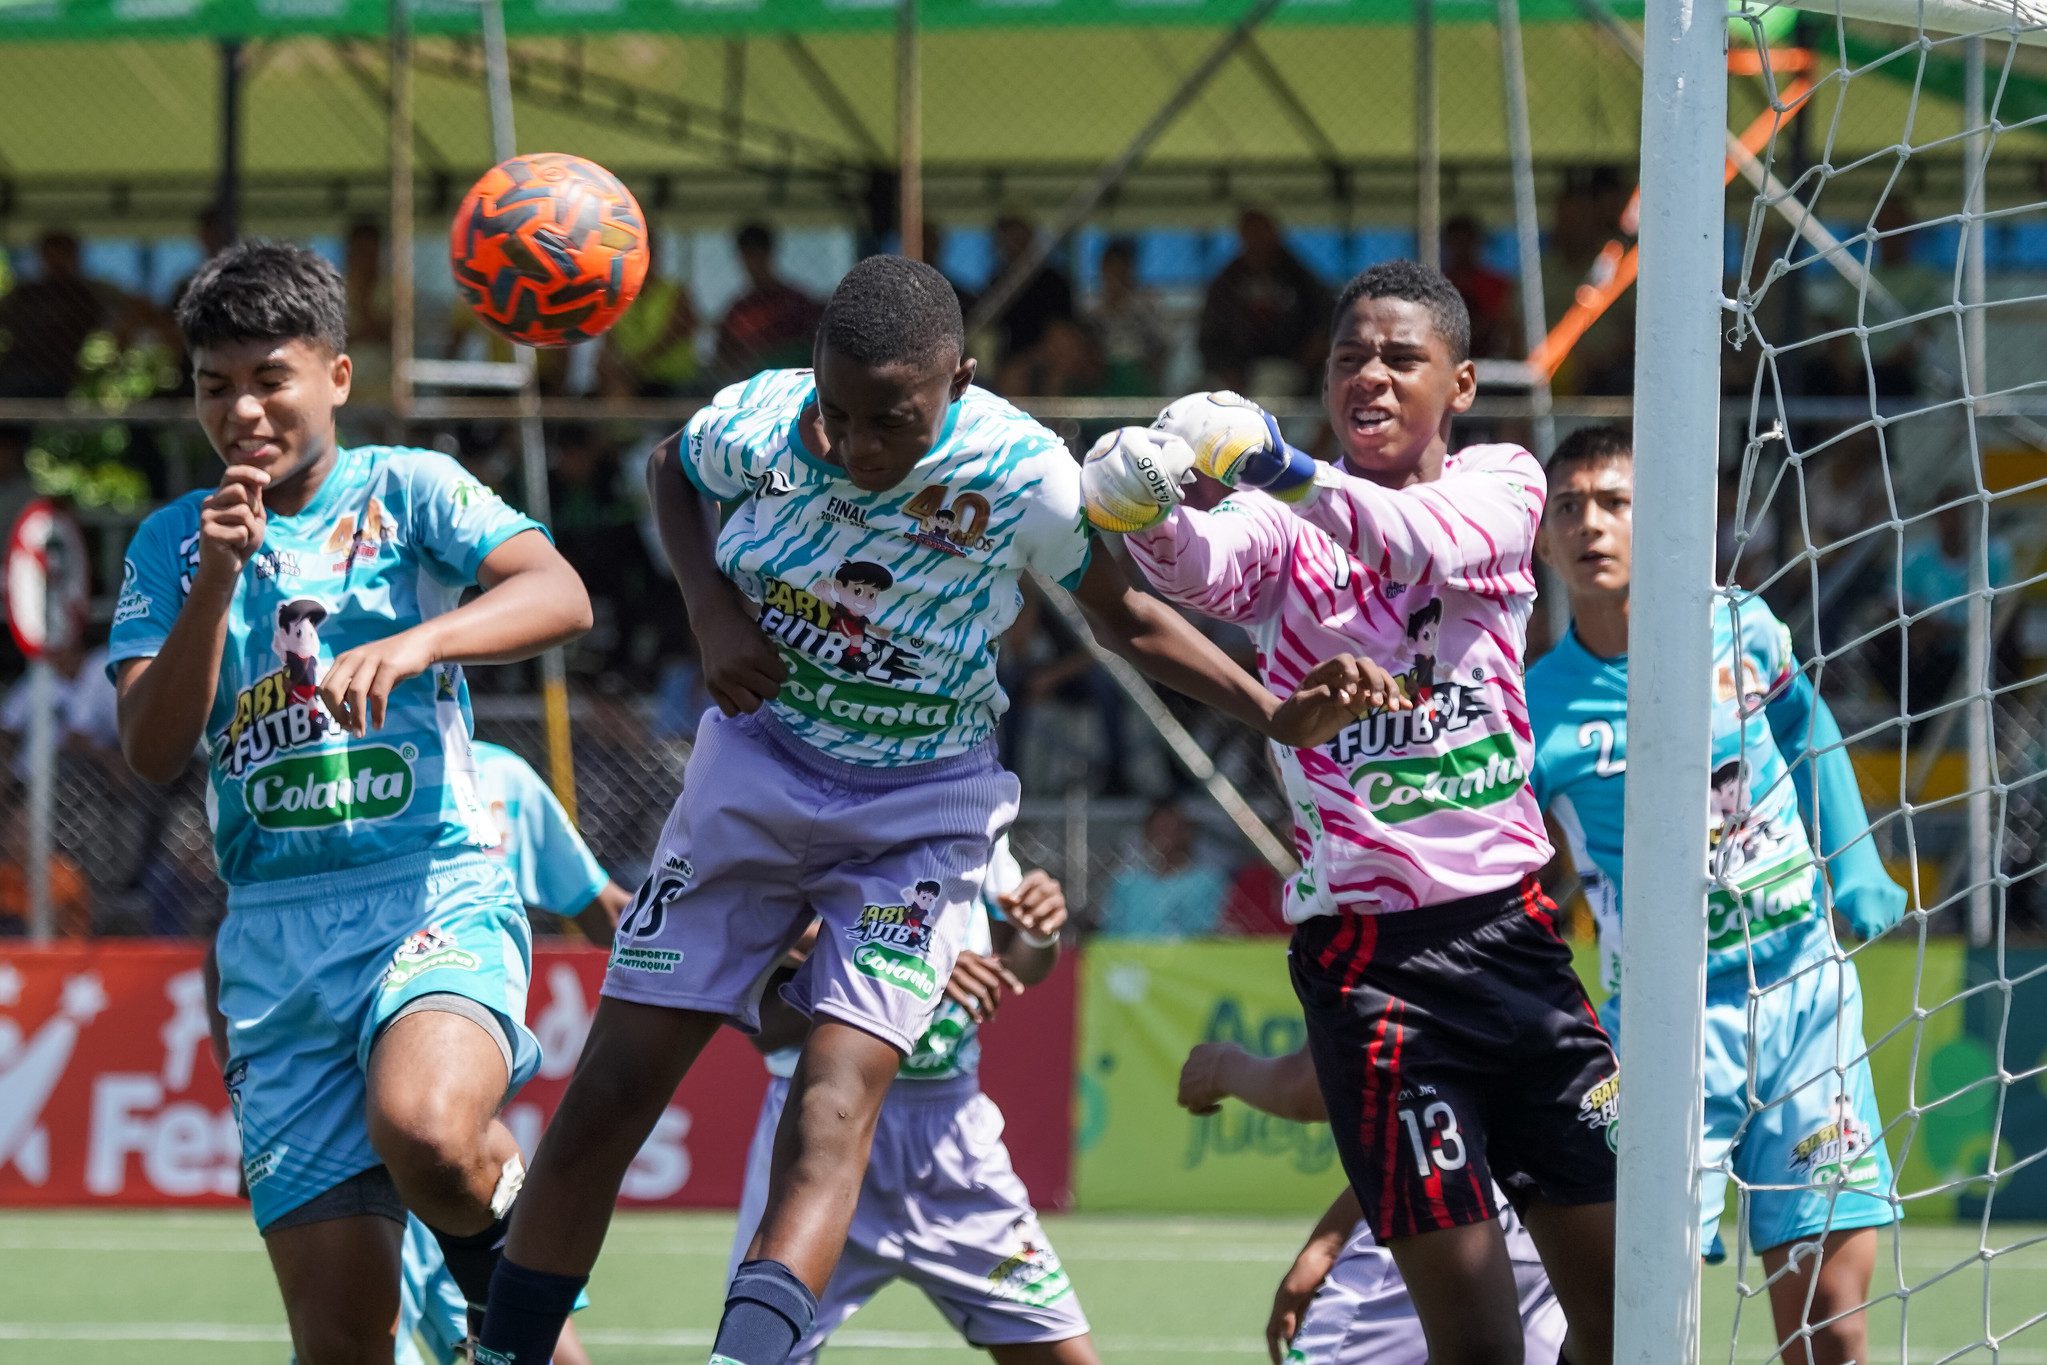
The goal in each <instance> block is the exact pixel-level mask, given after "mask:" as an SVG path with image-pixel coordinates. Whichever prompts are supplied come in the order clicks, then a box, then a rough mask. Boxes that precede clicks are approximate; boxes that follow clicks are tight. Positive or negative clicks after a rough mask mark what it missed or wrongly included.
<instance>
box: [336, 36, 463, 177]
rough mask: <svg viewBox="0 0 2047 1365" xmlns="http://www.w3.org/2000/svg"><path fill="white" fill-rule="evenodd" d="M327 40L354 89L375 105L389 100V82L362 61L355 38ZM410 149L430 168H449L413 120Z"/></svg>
mask: <svg viewBox="0 0 2047 1365" xmlns="http://www.w3.org/2000/svg"><path fill="white" fill-rule="evenodd" d="M331 43H332V46H333V48H334V53H335V55H336V56H337V57H339V58H340V59H341V67H342V69H343V70H344V71H346V72H347V73H348V76H349V79H350V80H352V81H354V82H355V83H356V86H357V88H359V89H360V90H361V91H362V92H363V93H364V94H365V95H368V96H369V97H370V98H371V99H372V100H373V101H375V102H376V104H377V105H378V107H380V108H383V107H386V106H388V105H389V103H390V99H391V85H390V82H388V81H386V80H383V79H381V78H379V77H378V75H377V73H376V71H375V70H374V69H372V68H371V66H370V64H369V63H368V62H367V61H365V60H363V55H362V52H361V51H360V50H359V48H358V47H357V44H356V40H355V39H352V38H335V39H332V40H331ZM412 149H413V153H414V154H415V155H416V156H417V157H418V158H419V160H420V161H421V162H423V163H424V164H426V165H427V166H428V167H430V168H432V169H433V170H436V171H445V170H448V169H449V167H450V163H449V161H448V157H447V154H446V153H444V152H443V151H442V150H441V148H440V145H439V144H438V143H436V142H435V141H434V140H433V137H432V135H431V134H429V133H428V132H427V131H426V129H424V128H422V127H420V126H419V124H418V122H417V121H415V122H414V123H413V125H412Z"/></svg>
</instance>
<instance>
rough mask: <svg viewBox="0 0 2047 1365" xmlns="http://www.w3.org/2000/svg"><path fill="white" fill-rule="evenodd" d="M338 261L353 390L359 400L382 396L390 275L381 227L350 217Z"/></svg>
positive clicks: (387, 391)
mask: <svg viewBox="0 0 2047 1365" xmlns="http://www.w3.org/2000/svg"><path fill="white" fill-rule="evenodd" d="M341 266H342V275H343V277H344V278H345V279H346V280H347V281H348V356H349V359H350V360H352V361H353V362H354V363H355V369H354V374H353V378H352V380H351V392H352V394H353V396H354V397H355V398H356V399H357V400H358V401H359V402H363V403H377V402H383V401H386V400H388V399H389V398H390V396H391V279H390V276H389V275H388V274H386V273H385V270H384V231H383V229H382V228H380V227H378V226H377V225H376V224H375V223H374V222H372V221H370V220H369V219H366V218H362V219H357V220H356V221H355V222H354V223H351V224H350V225H349V228H348V235H347V237H346V238H345V239H344V245H343V247H342V253H341Z"/></svg>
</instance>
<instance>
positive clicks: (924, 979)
mask: <svg viewBox="0 0 2047 1365" xmlns="http://www.w3.org/2000/svg"><path fill="white" fill-rule="evenodd" d="M853 965H854V966H855V967H857V968H859V969H860V970H861V971H863V972H865V973H867V975H869V976H871V977H874V978H875V979H876V980H878V981H882V982H884V983H886V984H888V985H890V986H894V987H895V988H896V989H897V990H899V991H908V992H909V993H910V994H911V995H914V996H916V997H917V999H919V1000H921V1001H929V1000H930V999H931V998H932V997H933V996H935V995H937V994H938V973H937V972H935V971H933V970H932V969H931V964H930V963H928V962H926V961H924V960H923V959H922V958H919V957H913V956H911V955H910V954H909V953H905V952H900V951H898V950H897V949H894V948H884V947H883V946H882V945H880V944H879V943H863V944H861V945H860V947H859V949H858V950H857V951H856V952H855V953H854V954H853Z"/></svg>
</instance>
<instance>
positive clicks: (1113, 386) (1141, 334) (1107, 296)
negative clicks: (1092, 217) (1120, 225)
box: [1088, 237, 1173, 398]
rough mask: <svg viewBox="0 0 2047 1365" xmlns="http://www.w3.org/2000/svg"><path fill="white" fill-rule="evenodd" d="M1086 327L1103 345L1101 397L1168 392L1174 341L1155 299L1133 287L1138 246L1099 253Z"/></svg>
mask: <svg viewBox="0 0 2047 1365" xmlns="http://www.w3.org/2000/svg"><path fill="white" fill-rule="evenodd" d="M1088 322H1089V324H1090V325H1091V326H1092V327H1093V328H1094V333H1095V337H1096V339H1097V341H1098V342H1099V344H1100V346H1101V352H1102V363H1103V367H1104V374H1103V376H1102V392H1104V393H1106V394H1110V395H1113V396H1115V397H1118V398H1125V397H1145V398H1148V397H1152V396H1154V395H1156V394H1161V393H1164V392H1165V391H1166V360H1167V358H1168V357H1169V356H1170V355H1171V354H1172V349H1173V337H1172V333H1171V332H1169V331H1168V330H1167V329H1166V323H1165V319H1164V318H1162V317H1161V316H1160V315H1159V305H1158V299H1157V298H1156V297H1155V296H1154V295H1153V294H1152V292H1151V291H1150V290H1149V289H1146V288H1145V287H1144V286H1142V285H1140V284H1139V283H1138V282H1137V244H1136V243H1135V242H1133V241H1131V240H1130V239H1129V238H1128V237H1118V238H1116V239H1115V240H1114V241H1112V242H1110V243H1109V244H1108V245H1107V246H1105V247H1103V248H1102V266H1101V285H1100V287H1099V289H1098V290H1097V291H1096V293H1095V303H1094V307H1093V308H1092V309H1091V310H1090V311H1089V313H1088Z"/></svg>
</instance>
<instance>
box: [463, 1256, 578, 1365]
mask: <svg viewBox="0 0 2047 1365" xmlns="http://www.w3.org/2000/svg"><path fill="white" fill-rule="evenodd" d="M589 1282H590V1277H589V1276H588V1275H550V1274H548V1273H547V1272H546V1271H544V1270H528V1269H527V1268H526V1267H525V1266H522V1265H514V1264H513V1263H512V1262H511V1261H510V1260H502V1259H501V1260H500V1261H499V1262H498V1268H497V1270H496V1272H495V1273H494V1274H492V1275H491V1277H490V1306H489V1308H488V1309H486V1310H485V1312H484V1315H483V1335H482V1337H481V1339H480V1345H479V1346H478V1347H477V1351H476V1365H547V1362H548V1361H549V1360H551V1359H553V1358H554V1346H555V1343H556V1342H558V1341H560V1340H561V1335H562V1324H563V1323H565V1322H567V1321H568V1320H569V1312H570V1310H572V1309H573V1308H574V1307H575V1306H576V1296H577V1295H578V1294H581V1293H582V1292H583V1286H584V1285H586V1284H588V1283H589Z"/></svg>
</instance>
